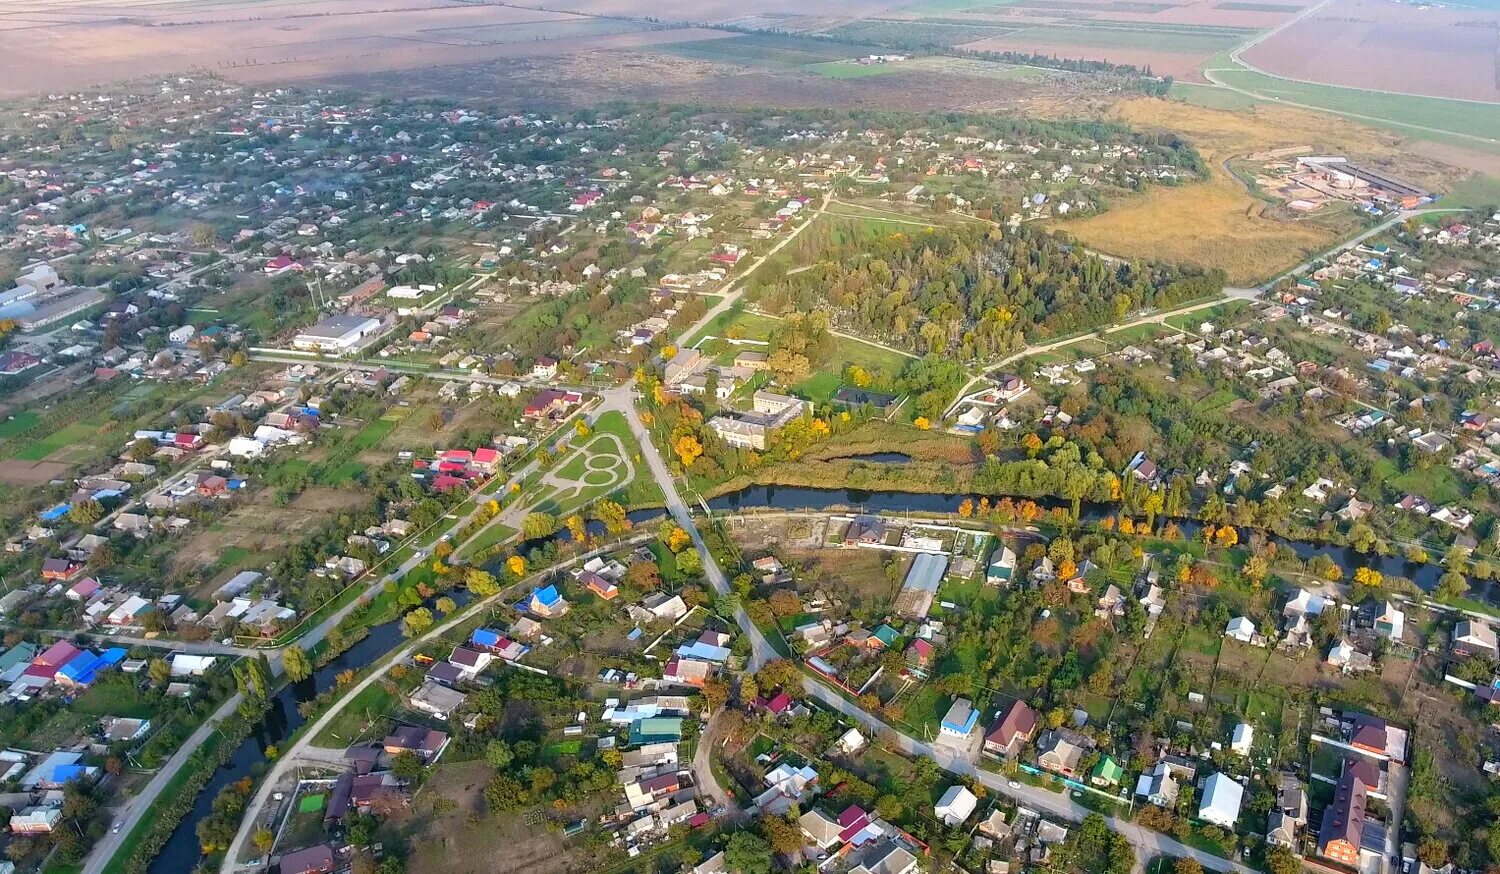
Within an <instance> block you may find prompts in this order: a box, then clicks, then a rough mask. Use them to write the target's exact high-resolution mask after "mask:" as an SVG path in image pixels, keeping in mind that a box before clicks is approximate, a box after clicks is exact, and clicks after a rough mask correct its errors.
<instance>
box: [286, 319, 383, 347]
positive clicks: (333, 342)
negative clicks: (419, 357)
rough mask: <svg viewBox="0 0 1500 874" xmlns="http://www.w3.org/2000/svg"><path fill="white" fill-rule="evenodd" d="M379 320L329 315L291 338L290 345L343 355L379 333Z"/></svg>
mask: <svg viewBox="0 0 1500 874" xmlns="http://www.w3.org/2000/svg"><path fill="white" fill-rule="evenodd" d="M380 328H381V324H380V320H379V319H372V318H369V317H368V316H349V315H338V316H329V317H328V318H326V319H324V320H323V321H321V322H318V323H317V324H316V325H313V326H312V327H310V328H307V329H306V330H304V331H303V332H302V333H300V334H298V335H297V336H296V337H294V338H292V347H293V348H295V349H302V350H306V351H309V352H332V353H334V354H336V355H344V354H347V353H349V352H353V351H354V350H356V349H358V348H359V347H360V346H362V345H364V342H365V340H366V339H367V338H369V337H372V336H375V335H376V334H379V333H380Z"/></svg>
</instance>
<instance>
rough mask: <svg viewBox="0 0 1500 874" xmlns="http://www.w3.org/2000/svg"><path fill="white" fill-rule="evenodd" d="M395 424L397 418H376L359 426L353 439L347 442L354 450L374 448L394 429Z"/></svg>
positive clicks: (360, 450) (361, 450)
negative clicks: (361, 426)
mask: <svg viewBox="0 0 1500 874" xmlns="http://www.w3.org/2000/svg"><path fill="white" fill-rule="evenodd" d="M396 424H397V420H395V419H376V420H375V421H373V422H371V423H370V424H368V425H366V426H364V427H363V428H361V429H360V432H359V433H358V434H356V435H354V439H353V440H351V441H350V442H349V446H350V448H351V449H353V450H354V451H355V452H363V451H364V450H366V449H374V448H375V447H376V446H379V445H380V441H382V440H384V439H385V438H386V437H387V436H388V435H389V434H390V433H391V431H392V430H394V429H395V427H396Z"/></svg>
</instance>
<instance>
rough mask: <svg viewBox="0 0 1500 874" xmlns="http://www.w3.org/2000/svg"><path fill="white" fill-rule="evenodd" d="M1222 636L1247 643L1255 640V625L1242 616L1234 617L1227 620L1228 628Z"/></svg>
mask: <svg viewBox="0 0 1500 874" xmlns="http://www.w3.org/2000/svg"><path fill="white" fill-rule="evenodd" d="M1224 635H1225V636H1226V637H1232V638H1234V639H1235V640H1238V641H1240V642H1242V643H1249V642H1250V641H1252V640H1254V639H1255V623H1254V622H1251V621H1250V620H1249V619H1246V618H1245V617H1243V616H1236V617H1234V618H1233V619H1231V620H1229V625H1228V627H1226V628H1225V629H1224Z"/></svg>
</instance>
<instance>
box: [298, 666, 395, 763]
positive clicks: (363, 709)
mask: <svg viewBox="0 0 1500 874" xmlns="http://www.w3.org/2000/svg"><path fill="white" fill-rule="evenodd" d="M395 707H396V696H395V695H392V694H391V693H390V692H389V691H387V690H386V687H385V684H384V683H382V682H381V681H379V680H376V681H375V682H373V683H371V684H370V685H369V686H366V687H365V688H364V689H363V690H362V691H361V692H360V693H359V694H358V695H355V696H354V698H353V699H352V700H350V701H349V703H348V704H346V705H345V706H344V708H343V709H342V710H340V711H339V712H338V713H336V714H334V716H333V718H332V719H331V720H329V722H328V725H326V726H324V728H323V730H322V731H320V732H318V736H317V737H316V738H314V739H313V743H314V744H316V745H318V746H320V747H346V746H349V745H350V744H352V743H354V741H355V740H356V739H357V738H359V737H360V736H361V735H362V734H363V733H364V732H366V731H368V730H369V728H370V726H371V724H373V723H375V722H377V721H383V720H384V719H385V717H386V715H387V714H389V713H390V712H391V711H392V710H394V709H395Z"/></svg>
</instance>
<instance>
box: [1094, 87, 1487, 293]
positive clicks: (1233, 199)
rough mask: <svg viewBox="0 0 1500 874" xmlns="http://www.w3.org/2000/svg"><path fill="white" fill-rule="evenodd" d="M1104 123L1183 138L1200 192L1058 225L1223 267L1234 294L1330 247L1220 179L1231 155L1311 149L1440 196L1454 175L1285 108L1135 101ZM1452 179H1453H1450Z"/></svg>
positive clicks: (1396, 146) (1160, 195) (1362, 133)
mask: <svg viewBox="0 0 1500 874" xmlns="http://www.w3.org/2000/svg"><path fill="white" fill-rule="evenodd" d="M1112 116H1113V117H1114V118H1116V119H1117V120H1120V121H1123V122H1126V123H1127V124H1131V125H1134V126H1138V127H1141V128H1145V129H1163V130H1170V131H1174V132H1176V133H1179V134H1182V135H1183V136H1185V137H1187V138H1188V139H1189V140H1190V141H1192V142H1193V144H1194V145H1195V146H1197V147H1198V150H1199V151H1200V152H1201V153H1202V154H1203V156H1204V159H1205V160H1206V161H1207V162H1208V163H1209V164H1210V166H1211V168H1212V178H1211V179H1210V180H1209V181H1207V182H1203V183H1195V184H1191V185H1182V186H1178V187H1175V188H1153V189H1151V190H1150V191H1149V192H1148V193H1146V194H1145V195H1143V196H1141V197H1139V198H1134V199H1132V200H1129V201H1125V202H1119V203H1115V204H1112V205H1111V208H1110V209H1109V210H1108V211H1107V212H1104V213H1101V214H1100V215H1097V216H1093V217H1090V218H1088V219H1085V220H1084V221H1080V222H1069V223H1068V224H1067V225H1066V228H1067V230H1068V231H1069V232H1070V233H1073V234H1075V235H1077V236H1078V237H1079V238H1080V239H1082V240H1084V241H1085V242H1086V243H1088V244H1089V245H1090V246H1092V247H1095V248H1097V249H1099V250H1101V251H1104V252H1108V253H1111V254H1115V255H1120V256H1122V257H1142V258H1144V257H1153V258H1160V259H1165V260H1168V261H1179V262H1186V263H1193V264H1200V265H1203V266H1207V267H1218V268H1222V269H1223V270H1224V271H1225V272H1226V273H1227V274H1228V276H1229V281H1230V282H1231V283H1233V284H1236V285H1242V284H1250V283H1254V282H1258V281H1261V280H1264V279H1266V278H1267V277H1269V276H1272V275H1274V274H1275V273H1277V272H1278V271H1280V270H1282V269H1284V268H1287V267H1290V266H1292V265H1294V264H1296V263H1297V262H1298V261H1300V260H1301V259H1302V257H1303V256H1304V255H1306V254H1308V253H1312V252H1316V251H1319V250H1322V249H1325V248H1328V247H1330V246H1332V245H1333V244H1334V243H1336V242H1337V239H1336V236H1335V234H1334V233H1332V232H1331V231H1330V230H1328V229H1327V228H1325V227H1321V226H1318V225H1316V224H1313V223H1310V222H1296V221H1278V220H1276V219H1273V218H1271V217H1269V216H1267V215H1265V204H1264V203H1263V202H1262V201H1260V200H1258V199H1256V198H1254V197H1251V196H1250V194H1249V192H1247V191H1245V190H1244V188H1242V187H1241V186H1240V185H1239V184H1238V183H1237V182H1235V181H1234V180H1233V179H1232V178H1231V177H1230V176H1229V175H1228V174H1227V173H1225V172H1224V170H1223V167H1222V166H1221V165H1222V162H1223V161H1225V160H1226V159H1228V158H1230V157H1232V156H1235V155H1244V154H1247V153H1250V152H1255V151H1264V150H1268V149H1275V148H1279V147H1286V146H1294V145H1304V144H1312V145H1313V146H1314V148H1316V149H1317V150H1320V151H1322V150H1330V151H1334V152H1339V153H1345V154H1348V155H1351V156H1357V157H1359V159H1360V160H1370V161H1374V162H1377V163H1382V164H1383V165H1384V166H1386V167H1388V168H1389V169H1390V170H1391V171H1392V172H1394V173H1397V174H1398V175H1401V176H1403V177H1405V178H1408V179H1412V180H1413V181H1416V182H1419V183H1421V184H1425V185H1430V186H1433V187H1434V188H1435V189H1437V190H1443V188H1444V181H1445V180H1447V181H1448V182H1450V183H1451V181H1452V180H1453V179H1454V178H1455V171H1454V169H1453V168H1451V167H1448V166H1446V165H1443V164H1439V163H1438V162H1436V161H1434V160H1432V159H1430V158H1426V157H1423V156H1422V155H1421V154H1418V153H1416V152H1415V151H1413V150H1412V149H1411V147H1410V146H1408V145H1407V144H1405V143H1403V142H1401V141H1399V140H1398V139H1397V138H1396V137H1394V136H1392V135H1389V134H1384V133H1381V132H1379V131H1376V130H1373V129H1371V128H1366V127H1362V126H1360V125H1357V124H1354V123H1352V122H1348V121H1343V120H1340V119H1331V118H1328V117H1326V116H1321V115H1317V114H1315V113H1311V112H1304V111H1301V110H1294V109H1287V108H1285V107H1275V106H1268V107H1257V108H1255V109H1253V110H1248V111H1241V112H1227V111H1223V110H1216V109H1205V108H1202V107H1198V106H1194V105H1192V104H1188V103H1182V102H1177V101H1168V100H1158V99H1151V98H1138V99H1131V100H1125V101H1122V102H1120V103H1119V104H1118V105H1116V107H1115V108H1114V110H1113V112H1112ZM1459 173H1460V174H1461V171H1459Z"/></svg>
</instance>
